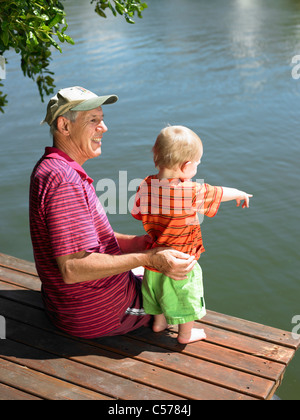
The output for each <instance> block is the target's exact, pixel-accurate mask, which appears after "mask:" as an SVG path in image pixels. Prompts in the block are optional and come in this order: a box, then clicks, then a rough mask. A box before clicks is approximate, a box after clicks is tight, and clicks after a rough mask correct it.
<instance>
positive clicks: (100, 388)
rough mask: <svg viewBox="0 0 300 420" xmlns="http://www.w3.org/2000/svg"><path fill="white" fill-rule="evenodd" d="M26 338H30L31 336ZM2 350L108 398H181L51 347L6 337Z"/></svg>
mask: <svg viewBox="0 0 300 420" xmlns="http://www.w3.org/2000/svg"><path fill="white" fill-rule="evenodd" d="M26 341H28V342H30V337H29V340H26ZM43 347H44V346H43ZM0 353H1V357H2V358H3V359H5V360H9V361H11V362H14V363H16V364H19V365H22V366H26V367H28V368H30V369H33V370H35V371H39V372H42V373H44V374H46V375H49V376H51V377H55V378H58V379H61V380H63V381H66V382H68V383H72V384H75V385H78V386H80V387H83V388H87V389H90V390H92V391H94V392H99V393H101V394H103V395H104V396H105V399H114V398H115V399H118V398H120V399H124V400H133V399H153V400H171V399H177V397H176V396H174V395H171V394H168V393H164V392H161V391H159V390H155V389H153V388H150V387H148V386H144V385H140V384H137V383H134V382H132V381H130V380H127V379H123V378H121V377H119V376H117V375H112V374H109V373H106V372H104V371H101V370H99V369H94V368H92V367H89V366H86V365H85V364H81V363H77V362H75V361H72V360H69V359H68V358H65V357H63V356H62V357H58V356H57V355H54V354H53V353H50V352H48V351H44V350H41V349H40V348H39V349H37V348H35V347H32V346H30V345H27V344H22V343H17V342H15V341H12V340H10V339H6V340H5V342H4V343H3V345H1V349H0Z"/></svg>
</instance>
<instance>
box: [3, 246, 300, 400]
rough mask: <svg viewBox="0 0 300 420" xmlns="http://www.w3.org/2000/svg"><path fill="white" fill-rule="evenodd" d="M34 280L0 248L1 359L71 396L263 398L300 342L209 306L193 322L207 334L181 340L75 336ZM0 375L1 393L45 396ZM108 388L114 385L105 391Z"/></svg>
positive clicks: (30, 268)
mask: <svg viewBox="0 0 300 420" xmlns="http://www.w3.org/2000/svg"><path fill="white" fill-rule="evenodd" d="M40 286H41V283H40V281H39V278H38V276H37V273H36V270H35V267H34V264H33V263H29V262H27V261H24V260H20V259H18V258H14V257H10V256H7V255H5V254H1V253H0V308H1V315H3V316H5V317H6V322H7V334H8V337H7V340H3V341H2V342H5V345H6V347H5V348H6V353H5V352H4V350H3V351H2V357H3V360H5V361H6V362H7V363H10V365H9V366H10V368H11V369H10V372H14V371H16V372H17V371H18V372H19V374H20V373H21V372H22V371H21V370H19V369H24V366H23V367H22V364H26V367H27V369H29V372H30V374H28V375H29V377H30V378H31V377H33V376H35V375H36V374H39V375H44V376H42V377H39V376H38V377H37V380H38V381H40V382H41V383H43V381H44V382H45V383H46V381H47V380H49V386H50V389H51V386H52V387H54V385H53V384H54V383H53V381H54V380H57V381H60V382H62V383H63V384H67V385H70V386H75V387H78V389H77V388H75V391H73V390H72V391H71V390H69V391H67V393H68V392H70V395H71V394H72V392H74V393H75V394H76V393H78V395H77V396H75V395H74V396H72V398H74V399H94V396H91V394H89V392H91V393H95V394H96V395H101V398H122V396H121V397H120V395H123V397H124V399H131V397H130V395H134V393H135V391H137V392H138V393H140V395H141V399H143V398H144V399H145V398H147V396H149V395H152V396H153V395H155V397H153V399H156V400H158V399H160V397H159V395H161V396H164V397H163V399H168V398H169V399H174V398H175V399H177V398H178V399H180V398H183V399H185V398H188V399H214V400H215V399H216V398H218V399H226V400H227V399H269V398H271V396H272V395H273V394H274V392H275V390H276V389H277V387H278V385H279V384H280V381H281V380H282V377H283V374H284V371H285V369H286V366H287V364H288V363H289V362H290V361H291V359H292V357H293V356H294V354H295V351H296V350H297V349H298V347H299V344H300V339H299V342H298V341H297V340H294V338H293V337H292V335H291V333H289V332H286V331H282V330H279V329H276V328H271V327H267V326H264V325H260V324H257V323H253V322H251V321H247V320H241V319H238V318H235V317H231V316H227V315H222V314H218V313H216V312H213V311H208V314H207V316H206V317H205V318H203V319H202V320H201V322H197V327H198V328H204V329H205V330H206V333H207V339H206V340H205V341H202V342H197V343H192V344H189V345H187V346H182V345H180V344H178V343H177V340H176V339H175V337H176V329H172V330H170V331H168V332H164V333H160V334H155V333H153V332H152V331H151V330H150V329H142V330H138V331H136V332H133V333H130V334H128V335H127V336H123V337H105V338H103V339H101V340H97V342H95V341H92V340H79V339H75V338H71V337H69V336H66V335H65V334H64V333H63V332H61V331H58V330H56V329H55V327H54V326H53V325H52V324H50V322H49V321H48V320H47V318H46V317H45V313H44V310H43V305H42V300H41V296H40V293H39V290H40ZM1 344H2V343H1ZM2 348H3V349H4V347H2ZM24 355H27V357H25V356H24ZM0 356H1V347H0ZM33 356H34V357H33ZM43 356H44V357H43ZM4 370H5V369H4ZM2 373H3V371H2ZM3 374H4V373H3ZM2 376H3V375H2V374H1V371H0V390H1V387H2V388H3V389H4V390H5V392H6V393H8V395H12V396H13V395H14V393H18V392H21V393H23V392H24V394H22V395H25V396H26V395H27V393H29V394H30V395H31V396H34V397H38V398H43V399H47V398H50V397H49V396H48V397H47V396H46V394H47V391H46V389H45V392H44V395H43V396H40V395H39V394H36V390H35V388H33V391H30V390H28V389H27V390H26V387H25V388H23V386H21V387H20V386H17V384H16V383H15V384H14V379H13V378H14V374H13V373H11V374H10V376H9V378H10V379H9V381H11V382H10V383H7V379H5V380H3V379H2ZM104 378H105V379H106V380H105V379H104ZM107 378H110V380H107ZM110 381H112V383H113V384H115V386H114V387H113V386H110ZM27 383H28V384H29V383H30V379H29V378H28V382H27ZM104 383H108V385H105V386H104V385H103V384H104ZM124 383H128V384H129V385H130V386H131V388H130V386H129V388H128V389H129V391H128V390H126V391H125V389H126V388H127V386H126V387H125V388H122V385H120V384H123V385H124ZM98 384H100V385H101V386H100V388H97V385H98ZM117 384H119V386H118V385H117ZM112 388H115V389H117V390H118V391H116V393H115V394H112V393H111V390H112ZM72 389H73V388H72ZM122 389H123V391H122ZM85 391H86V392H87V394H85ZM0 392H1V391H0ZM122 392H123V394H122ZM126 392H127V394H126ZM128 392H129V393H128ZM130 392H131V394H130ZM80 394H81V396H80ZM62 395H63V396H64V395H65V394H64V393H62ZM66 395H67V394H66ZM143 396H144V397H143ZM64 398H65V397H64ZM67 398H68V397H67ZM55 399H56V398H55ZM150 399H151V397H150Z"/></svg>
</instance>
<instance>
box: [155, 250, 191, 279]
mask: <svg viewBox="0 0 300 420" xmlns="http://www.w3.org/2000/svg"><path fill="white" fill-rule="evenodd" d="M151 254H152V255H151V258H150V260H151V264H150V267H152V268H155V269H156V270H158V271H159V272H160V273H163V274H165V275H166V276H168V277H171V278H172V279H174V280H185V279H186V278H187V274H188V273H189V272H190V271H191V270H192V269H193V268H194V266H195V264H196V262H197V261H196V260H195V257H193V256H190V255H188V254H184V253H183V252H179V251H176V250H174V249H171V248H154V249H152V250H151Z"/></svg>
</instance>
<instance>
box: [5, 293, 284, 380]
mask: <svg viewBox="0 0 300 420" xmlns="http://www.w3.org/2000/svg"><path fill="white" fill-rule="evenodd" d="M27 293H28V292H27ZM29 293H30V292H29ZM0 295H1V292H0ZM2 296H3V295H2ZM0 307H1V312H2V314H3V315H4V316H6V317H9V318H11V319H15V320H19V319H22V322H24V323H27V324H29V325H33V326H35V327H39V328H42V329H45V330H49V331H56V329H55V327H53V325H52V324H51V323H50V322H49V321H48V319H47V318H46V316H45V314H44V312H43V311H38V310H35V309H33V308H28V309H26V310H24V306H23V305H21V304H18V303H17V302H10V301H7V300H5V299H3V297H0ZM132 334H133V338H134V339H135V340H140V339H142V340H143V341H144V342H145V343H146V344H147V345H156V346H160V347H161V348H162V349H167V350H170V351H173V352H174V353H178V351H180V352H181V353H182V354H187V355H190V356H192V357H198V358H200V359H202V360H207V361H210V362H212V363H214V364H220V365H222V366H226V367H229V368H233V369H237V370H241V371H243V372H246V373H249V374H254V375H256V376H261V377H264V378H266V379H270V380H274V381H277V379H278V378H279V377H280V376H281V375H282V373H283V371H284V369H285V367H284V366H283V365H282V364H280V363H271V362H270V361H266V360H264V359H262V358H258V357H254V356H251V355H247V354H243V353H241V352H237V351H234V350H231V349H227V348H222V347H220V346H216V345H212V344H210V343H206V342H205V341H203V342H201V343H199V344H198V345H189V346H186V347H183V346H180V345H178V344H177V341H176V340H175V338H174V337H173V336H172V335H171V334H170V335H167V334H166V333H162V334H155V333H153V332H152V331H151V330H150V329H142V330H141V331H140V332H139V335H138V336H136V334H137V333H132ZM131 336H132V335H131ZM118 339H120V340H121V338H120V337H118ZM99 342H100V343H102V342H105V340H103V339H101V340H99ZM116 346H117V348H118V347H119V346H118V345H117V344H116ZM137 346H139V343H138V341H137Z"/></svg>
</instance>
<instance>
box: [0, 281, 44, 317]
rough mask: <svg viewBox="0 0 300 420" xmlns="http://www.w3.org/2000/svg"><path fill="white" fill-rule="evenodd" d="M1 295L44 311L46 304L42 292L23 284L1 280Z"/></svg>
mask: <svg viewBox="0 0 300 420" xmlns="http://www.w3.org/2000/svg"><path fill="white" fill-rule="evenodd" d="M0 296H3V298H5V299H9V300H13V301H16V302H20V303H23V304H26V305H30V306H34V307H36V308H39V309H42V310H43V311H44V304H43V301H42V296H41V293H40V292H38V291H35V290H28V289H26V288H24V287H22V286H17V285H15V284H11V283H5V282H3V281H1V280H0Z"/></svg>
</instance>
